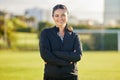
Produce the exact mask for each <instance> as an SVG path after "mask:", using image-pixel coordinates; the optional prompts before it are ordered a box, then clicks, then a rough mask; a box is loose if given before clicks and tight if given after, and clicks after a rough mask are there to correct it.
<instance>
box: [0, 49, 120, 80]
mask: <svg viewBox="0 0 120 80" xmlns="http://www.w3.org/2000/svg"><path fill="white" fill-rule="evenodd" d="M43 70H44V62H43V61H42V59H41V58H40V55H39V51H12V50H7V51H5V50H1V51H0V80H43V79H42V78H43ZM78 70H79V78H80V80H120V53H118V52H115V51H107V52H105V51H104V52H103V51H101V52H97V51H92V52H90V51H88V52H84V53H83V57H82V60H81V61H80V62H79V63H78Z"/></svg>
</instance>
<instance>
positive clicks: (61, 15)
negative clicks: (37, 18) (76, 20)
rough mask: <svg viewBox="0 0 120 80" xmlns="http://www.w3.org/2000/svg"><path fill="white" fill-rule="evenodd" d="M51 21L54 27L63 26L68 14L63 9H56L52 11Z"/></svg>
mask: <svg viewBox="0 0 120 80" xmlns="http://www.w3.org/2000/svg"><path fill="white" fill-rule="evenodd" d="M53 20H54V22H55V24H56V26H58V27H59V26H65V25H66V23H67V21H68V14H67V11H66V10H65V9H57V10H55V11H54V14H53Z"/></svg>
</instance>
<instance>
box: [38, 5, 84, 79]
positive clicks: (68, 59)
mask: <svg viewBox="0 0 120 80" xmlns="http://www.w3.org/2000/svg"><path fill="white" fill-rule="evenodd" d="M52 18H53V20H54V22H55V26H54V27H52V28H48V29H44V30H43V31H42V32H41V37H40V44H39V45H40V55H41V57H42V59H43V60H44V62H45V69H44V80H78V74H77V73H78V70H77V62H78V61H79V60H80V59H81V55H82V49H81V46H80V41H79V38H78V35H77V34H76V33H74V32H73V31H72V29H70V28H69V27H68V25H67V21H68V10H67V7H66V6H65V5H63V4H57V5H56V6H54V7H53V12H52Z"/></svg>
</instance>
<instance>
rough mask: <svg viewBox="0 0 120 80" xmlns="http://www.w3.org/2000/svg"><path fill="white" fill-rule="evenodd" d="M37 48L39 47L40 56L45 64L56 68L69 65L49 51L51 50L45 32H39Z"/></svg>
mask: <svg viewBox="0 0 120 80" xmlns="http://www.w3.org/2000/svg"><path fill="white" fill-rule="evenodd" d="M39 46H40V55H41V57H42V59H43V60H44V61H45V62H47V63H49V64H53V65H58V66H65V65H69V64H70V63H69V62H68V61H64V60H62V59H59V58H58V57H56V56H55V55H54V54H53V53H52V52H51V51H50V50H51V48H50V43H49V40H48V38H47V34H46V30H43V31H42V32H41V36H40V41H39Z"/></svg>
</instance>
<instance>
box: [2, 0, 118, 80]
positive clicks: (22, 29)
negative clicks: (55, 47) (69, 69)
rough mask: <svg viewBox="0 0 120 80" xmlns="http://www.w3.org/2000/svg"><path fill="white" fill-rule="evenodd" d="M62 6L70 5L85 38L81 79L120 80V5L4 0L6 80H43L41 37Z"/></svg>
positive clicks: (91, 0)
mask: <svg viewBox="0 0 120 80" xmlns="http://www.w3.org/2000/svg"><path fill="white" fill-rule="evenodd" d="M56 4H64V5H66V6H67V8H68V10H69V15H68V17H69V21H68V25H69V26H72V27H73V29H74V31H75V32H76V33H78V34H79V36H80V40H81V43H82V47H83V59H82V61H81V62H79V63H78V66H79V67H78V68H79V77H80V79H81V80H107V79H109V80H119V79H120V68H119V67H120V65H119V63H120V59H119V57H120V54H119V53H120V0H74V1H73V0H0V80H28V79H29V80H42V77H43V70H44V62H43V60H42V59H41V58H40V55H39V35H40V33H41V31H42V30H43V29H44V28H48V27H52V26H54V22H53V20H52V17H51V15H52V14H51V13H52V8H53V6H55V5H56ZM105 75H106V76H105Z"/></svg>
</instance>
